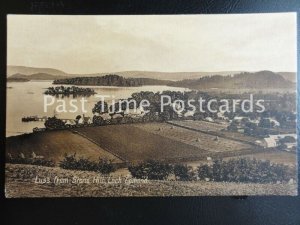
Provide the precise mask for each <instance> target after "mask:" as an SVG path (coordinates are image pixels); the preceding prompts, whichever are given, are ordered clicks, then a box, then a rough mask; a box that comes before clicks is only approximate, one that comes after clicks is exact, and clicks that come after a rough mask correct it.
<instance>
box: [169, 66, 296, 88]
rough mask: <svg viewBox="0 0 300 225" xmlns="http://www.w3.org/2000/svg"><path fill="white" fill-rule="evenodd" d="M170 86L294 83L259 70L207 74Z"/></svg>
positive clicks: (281, 85) (276, 85) (291, 85)
mask: <svg viewBox="0 0 300 225" xmlns="http://www.w3.org/2000/svg"><path fill="white" fill-rule="evenodd" d="M171 85H172V86H178V87H187V88H191V89H198V90H201V89H210V88H219V89H222V88H225V89H240V88H245V89H269V88H294V87H295V84H294V83H293V82H291V81H289V80H286V79H284V78H283V77H282V76H281V75H279V74H278V73H274V72H271V71H259V72H255V73H249V72H243V73H239V74H235V75H228V76H220V75H214V76H207V77H202V78H200V79H188V80H182V81H177V82H175V83H173V84H171Z"/></svg>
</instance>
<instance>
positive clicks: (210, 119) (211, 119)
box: [204, 117, 214, 122]
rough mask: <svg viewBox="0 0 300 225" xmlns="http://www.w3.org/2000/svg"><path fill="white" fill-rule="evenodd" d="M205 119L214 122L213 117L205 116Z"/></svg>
mask: <svg viewBox="0 0 300 225" xmlns="http://www.w3.org/2000/svg"><path fill="white" fill-rule="evenodd" d="M204 120H206V121H207V122H214V120H213V118H211V117H205V119H204Z"/></svg>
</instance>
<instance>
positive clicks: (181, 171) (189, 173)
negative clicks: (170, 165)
mask: <svg viewBox="0 0 300 225" xmlns="http://www.w3.org/2000/svg"><path fill="white" fill-rule="evenodd" d="M173 171H174V175H175V178H176V180H180V181H191V180H194V178H195V174H194V171H193V169H192V167H190V166H187V165H180V164H177V165H175V166H174V169H173Z"/></svg>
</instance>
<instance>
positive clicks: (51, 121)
mask: <svg viewBox="0 0 300 225" xmlns="http://www.w3.org/2000/svg"><path fill="white" fill-rule="evenodd" d="M44 125H45V127H46V129H49V130H55V129H63V128H65V127H66V124H65V122H63V121H62V120H61V119H58V118H56V117H55V116H53V117H48V119H47V120H46V122H45V123H44Z"/></svg>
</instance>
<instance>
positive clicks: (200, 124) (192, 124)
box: [168, 120, 260, 144]
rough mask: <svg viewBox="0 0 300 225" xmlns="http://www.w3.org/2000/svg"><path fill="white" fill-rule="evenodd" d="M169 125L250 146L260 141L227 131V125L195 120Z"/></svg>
mask: <svg viewBox="0 0 300 225" xmlns="http://www.w3.org/2000/svg"><path fill="white" fill-rule="evenodd" d="M168 123H169V124H173V125H175V126H180V127H184V128H188V129H192V130H195V131H200V132H203V133H207V134H211V135H219V136H220V137H224V138H228V139H231V140H237V141H242V142H244V143H248V144H254V143H255V141H256V140H260V139H258V138H255V137H251V136H247V135H244V134H241V133H238V132H231V131H227V130H226V127H227V126H228V125H227V124H218V123H212V122H206V121H202V120H199V121H194V120H183V121H176V120H175V121H170V122H168Z"/></svg>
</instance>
